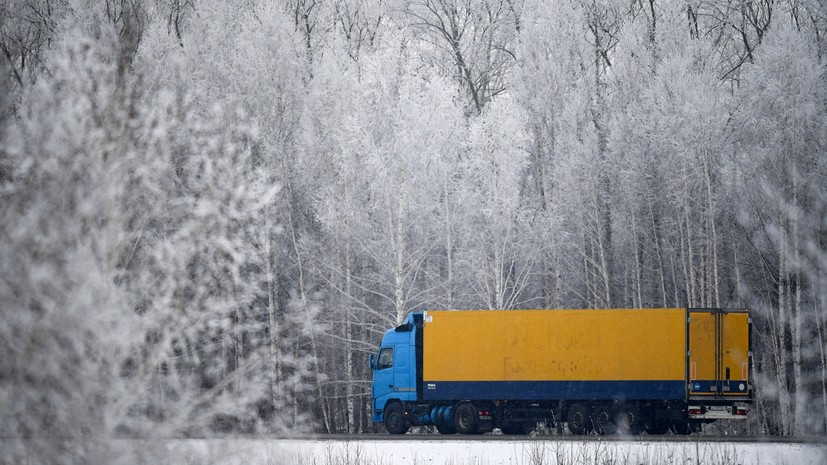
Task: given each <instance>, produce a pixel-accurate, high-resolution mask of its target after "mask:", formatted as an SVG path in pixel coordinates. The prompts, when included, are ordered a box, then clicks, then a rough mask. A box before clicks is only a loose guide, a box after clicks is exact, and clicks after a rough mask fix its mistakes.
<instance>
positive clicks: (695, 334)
mask: <svg viewBox="0 0 827 465" xmlns="http://www.w3.org/2000/svg"><path fill="white" fill-rule="evenodd" d="M749 324H750V321H749V314H748V313H747V311H746V310H742V309H738V310H730V309H689V310H688V325H687V331H688V337H687V345H688V353H689V357H688V367H687V375H688V376H687V377H688V381H689V395H690V397H730V396H741V397H743V396H747V395H748V394H749V357H750V353H749V343H750V341H749Z"/></svg>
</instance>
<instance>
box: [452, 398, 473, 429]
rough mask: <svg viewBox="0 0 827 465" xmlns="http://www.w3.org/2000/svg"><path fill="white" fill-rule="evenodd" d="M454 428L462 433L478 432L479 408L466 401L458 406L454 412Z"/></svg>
mask: <svg viewBox="0 0 827 465" xmlns="http://www.w3.org/2000/svg"><path fill="white" fill-rule="evenodd" d="M454 428H456V430H457V433H460V434H476V432H477V409H476V408H474V405H473V404H471V403H470V402H465V403H463V404H460V405H459V407H457V410H456V411H455V412H454Z"/></svg>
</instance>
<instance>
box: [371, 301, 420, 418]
mask: <svg viewBox="0 0 827 465" xmlns="http://www.w3.org/2000/svg"><path fill="white" fill-rule="evenodd" d="M417 338H419V340H420V341H421V338H422V313H411V314H409V315H408V317H407V318H406V319H405V322H404V323H402V324H401V325H399V326H397V327H396V328H393V329H389V330H388V331H387V332H385V335H384V337H382V343H381V344H380V345H379V351H378V352H377V353H376V354H375V355H374V354H371V355H370V358H369V363H370V368H371V370H372V371H373V383H372V385H371V412H372V417H373V422H374V423H383V422H385V420H386V419H385V418H384V417H385V415H386V413H388V412H389V413H390V414H393V413H396V414H399V415H404V411H403V409H401V408H399V409H396V408H393V407H394V406H391V404H399V406H400V407H401V405H402V403H405V402H415V401H416V400H417V385H418V383H417V381H418V379H417V375H418V374H419V376H420V378H419V381H420V382H421V372H422V371H421V367H418V366H417V360H421V359H422V358H421V357H417V347H419V350H421V347H422V345H421V343H420V344H419V345H417V343H416V342H417ZM389 406H391V408H390V409H388V407H389ZM393 420H394V421H404V419H403V418H394V419H393Z"/></svg>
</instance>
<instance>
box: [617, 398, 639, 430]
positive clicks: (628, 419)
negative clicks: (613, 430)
mask: <svg viewBox="0 0 827 465" xmlns="http://www.w3.org/2000/svg"><path fill="white" fill-rule="evenodd" d="M615 425H617V430H618V432H620V433H623V434H640V430H641V421H640V413H639V412H638V409H637V408H636V407H635V406H634V405H629V404H626V405H625V406H622V407H620V409H618V411H617V413H616V415H615Z"/></svg>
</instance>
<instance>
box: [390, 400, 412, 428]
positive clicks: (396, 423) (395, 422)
mask: <svg viewBox="0 0 827 465" xmlns="http://www.w3.org/2000/svg"><path fill="white" fill-rule="evenodd" d="M408 428H410V425H409V424H408V422H407V419H406V418H405V410H404V409H403V408H402V404H400V403H399V402H391V403H390V404H388V406H387V407H385V429H386V430H388V433H390V434H405V433H407V432H408Z"/></svg>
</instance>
